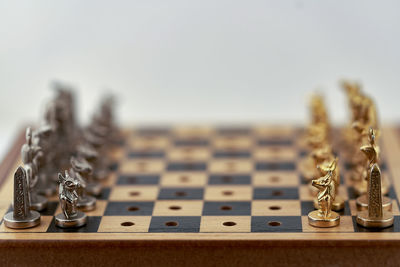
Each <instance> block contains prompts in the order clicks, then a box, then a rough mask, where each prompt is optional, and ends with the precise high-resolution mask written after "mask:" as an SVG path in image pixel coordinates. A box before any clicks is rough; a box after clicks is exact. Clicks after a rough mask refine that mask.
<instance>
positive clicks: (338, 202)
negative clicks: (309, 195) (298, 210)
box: [312, 155, 344, 211]
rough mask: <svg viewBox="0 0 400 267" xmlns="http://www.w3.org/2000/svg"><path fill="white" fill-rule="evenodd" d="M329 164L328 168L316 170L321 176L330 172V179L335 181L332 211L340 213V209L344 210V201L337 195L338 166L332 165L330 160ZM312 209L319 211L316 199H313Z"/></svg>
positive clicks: (338, 181) (338, 183)
mask: <svg viewBox="0 0 400 267" xmlns="http://www.w3.org/2000/svg"><path fill="white" fill-rule="evenodd" d="M332 157H333V155H332ZM329 164H330V165H328V166H323V167H320V166H318V167H317V168H318V169H319V170H320V172H321V174H322V175H326V174H327V172H328V171H332V179H333V180H334V181H335V198H334V199H333V201H332V210H334V211H341V210H342V209H344V199H343V198H342V197H341V196H339V194H338V193H339V185H340V171H339V166H337V163H335V164H334V165H332V160H331V161H330V163H329ZM332 168H333V169H332ZM312 186H313V185H312ZM314 208H316V209H319V202H318V199H317V198H315V199H314Z"/></svg>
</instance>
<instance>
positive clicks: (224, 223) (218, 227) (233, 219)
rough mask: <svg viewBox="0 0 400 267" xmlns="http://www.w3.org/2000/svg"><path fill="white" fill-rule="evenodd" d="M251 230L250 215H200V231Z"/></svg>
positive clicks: (243, 231) (246, 231) (245, 231)
mask: <svg viewBox="0 0 400 267" xmlns="http://www.w3.org/2000/svg"><path fill="white" fill-rule="evenodd" d="M250 231H251V216H202V217H201V222H200V232H205V233H207V232H213V233H223V232H231V233H232V232H237V233H239V232H242V233H249V232H250Z"/></svg>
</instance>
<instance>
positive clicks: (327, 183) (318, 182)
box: [308, 159, 340, 227]
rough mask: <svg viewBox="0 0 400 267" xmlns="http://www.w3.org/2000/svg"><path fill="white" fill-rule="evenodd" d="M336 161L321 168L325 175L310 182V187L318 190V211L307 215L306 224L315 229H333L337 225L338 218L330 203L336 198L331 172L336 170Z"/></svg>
mask: <svg viewBox="0 0 400 267" xmlns="http://www.w3.org/2000/svg"><path fill="white" fill-rule="evenodd" d="M336 165H337V159H334V160H333V161H332V162H331V163H330V164H329V165H327V166H322V167H321V169H322V171H324V172H326V175H324V176H322V177H320V178H318V179H315V180H312V185H313V186H315V187H317V188H318V189H319V193H318V196H317V200H318V210H314V211H311V212H310V213H309V214H308V223H309V224H310V225H312V226H315V227H334V226H337V225H339V223H340V216H339V214H337V213H336V212H334V211H332V203H333V201H334V200H335V196H336V192H335V191H336V185H335V180H334V179H333V175H334V174H333V172H334V170H335V169H336Z"/></svg>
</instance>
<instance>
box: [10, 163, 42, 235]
mask: <svg viewBox="0 0 400 267" xmlns="http://www.w3.org/2000/svg"><path fill="white" fill-rule="evenodd" d="M28 191H29V187H28V176H27V174H26V171H25V169H24V168H23V167H18V169H17V170H16V172H15V174H14V202H13V206H14V211H11V212H9V213H7V214H6V215H5V216H4V218H3V220H4V224H5V226H7V227H9V228H15V229H23V228H31V227H34V226H36V225H39V224H40V213H39V212H37V211H34V210H30V201H29V192H28Z"/></svg>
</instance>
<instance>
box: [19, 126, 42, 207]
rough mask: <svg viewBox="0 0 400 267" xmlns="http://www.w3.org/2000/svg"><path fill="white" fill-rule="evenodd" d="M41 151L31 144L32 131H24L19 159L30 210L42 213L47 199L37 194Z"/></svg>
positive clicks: (29, 129)
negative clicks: (25, 177)
mask: <svg viewBox="0 0 400 267" xmlns="http://www.w3.org/2000/svg"><path fill="white" fill-rule="evenodd" d="M41 152H42V149H41V147H39V146H36V145H34V144H33V143H32V130H31V128H27V129H26V143H25V144H24V145H23V146H22V148H21V158H22V162H23V163H24V169H25V171H26V175H27V177H28V186H29V198H30V205H31V209H33V210H37V211H42V210H44V209H45V208H47V199H46V198H45V197H43V196H40V195H38V194H37V190H36V184H37V181H38V167H37V166H38V161H39V157H40V155H41Z"/></svg>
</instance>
